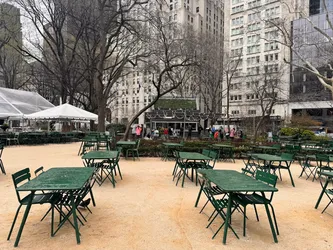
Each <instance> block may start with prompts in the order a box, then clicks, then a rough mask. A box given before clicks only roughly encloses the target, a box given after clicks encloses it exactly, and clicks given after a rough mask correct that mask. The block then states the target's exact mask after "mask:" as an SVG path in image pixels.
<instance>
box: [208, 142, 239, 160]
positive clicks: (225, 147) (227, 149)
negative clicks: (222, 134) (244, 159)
mask: <svg viewBox="0 0 333 250" xmlns="http://www.w3.org/2000/svg"><path fill="white" fill-rule="evenodd" d="M211 147H213V148H216V149H217V150H218V151H219V158H220V159H223V160H227V159H230V160H232V161H233V162H235V159H234V146H232V145H229V144H220V143H217V144H213V145H211Z"/></svg>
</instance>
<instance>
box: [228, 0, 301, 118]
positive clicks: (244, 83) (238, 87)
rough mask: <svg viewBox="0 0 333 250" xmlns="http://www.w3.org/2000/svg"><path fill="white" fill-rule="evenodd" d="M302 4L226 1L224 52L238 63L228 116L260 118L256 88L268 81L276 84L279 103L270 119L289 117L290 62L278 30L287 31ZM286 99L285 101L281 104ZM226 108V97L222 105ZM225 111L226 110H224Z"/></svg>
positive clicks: (299, 2)
mask: <svg viewBox="0 0 333 250" xmlns="http://www.w3.org/2000/svg"><path fill="white" fill-rule="evenodd" d="M301 6H304V5H302V3H301V1H279V0H228V1H227V2H226V5H225V11H226V13H225V15H226V16H227V17H230V18H226V20H228V21H226V25H225V34H226V38H227V40H228V43H226V49H229V50H230V58H227V59H226V60H239V62H238V67H237V70H235V73H234V76H233V78H232V79H231V84H230V86H226V85H225V84H226V83H224V86H223V87H224V89H227V88H229V105H230V108H229V116H230V117H231V118H232V117H235V118H237V117H239V118H244V117H255V116H261V115H262V114H261V113H262V112H261V110H260V105H259V104H260V100H263V99H264V98H265V97H263V96H260V94H258V86H261V85H263V84H264V83H265V81H267V79H269V81H276V83H277V84H276V86H277V89H276V95H277V99H278V100H279V101H278V102H277V103H276V104H275V105H274V107H273V109H272V110H271V116H281V117H282V119H284V118H286V116H288V115H289V114H288V108H287V104H286V103H287V100H288V98H289V74H290V69H289V65H287V64H285V63H284V59H286V60H289V59H290V51H289V49H288V48H287V47H284V46H282V45H281V44H280V43H279V42H277V41H279V39H283V37H282V36H281V35H279V32H278V28H277V26H276V25H275V24H278V23H281V26H282V25H283V27H284V28H286V29H287V30H288V29H290V28H291V26H290V22H291V21H292V20H293V19H295V18H296V14H295V13H290V12H289V9H288V8H290V9H292V10H295V9H297V8H299V7H301ZM254 88H257V89H254ZM284 100H285V101H284ZM226 105H227V98H225V99H224V104H223V106H224V107H225V106H226ZM224 112H225V110H224Z"/></svg>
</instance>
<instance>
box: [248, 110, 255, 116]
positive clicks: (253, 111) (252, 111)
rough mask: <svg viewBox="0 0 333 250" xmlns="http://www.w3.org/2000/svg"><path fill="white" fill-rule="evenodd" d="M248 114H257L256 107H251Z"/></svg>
mask: <svg viewBox="0 0 333 250" xmlns="http://www.w3.org/2000/svg"><path fill="white" fill-rule="evenodd" d="M248 114H249V115H255V114H256V110H255V109H250V110H249V111H248Z"/></svg>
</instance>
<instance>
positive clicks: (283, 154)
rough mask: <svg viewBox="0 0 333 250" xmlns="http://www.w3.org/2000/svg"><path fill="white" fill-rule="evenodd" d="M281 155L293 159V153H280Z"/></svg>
mask: <svg viewBox="0 0 333 250" xmlns="http://www.w3.org/2000/svg"><path fill="white" fill-rule="evenodd" d="M281 157H283V158H286V159H290V160H293V159H294V154H291V153H282V154H281Z"/></svg>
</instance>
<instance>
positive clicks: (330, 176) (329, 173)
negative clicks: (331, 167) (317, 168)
mask: <svg viewBox="0 0 333 250" xmlns="http://www.w3.org/2000/svg"><path fill="white" fill-rule="evenodd" d="M320 175H325V176H327V177H329V178H333V172H330V171H322V172H320Z"/></svg>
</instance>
